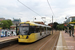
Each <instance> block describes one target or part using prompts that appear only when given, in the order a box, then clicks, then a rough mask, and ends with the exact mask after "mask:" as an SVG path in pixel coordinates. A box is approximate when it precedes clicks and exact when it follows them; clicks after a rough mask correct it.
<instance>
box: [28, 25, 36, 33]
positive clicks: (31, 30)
mask: <svg viewBox="0 0 75 50" xmlns="http://www.w3.org/2000/svg"><path fill="white" fill-rule="evenodd" d="M29 32H30V34H31V33H34V32H35V30H34V27H33V26H30V31H29Z"/></svg>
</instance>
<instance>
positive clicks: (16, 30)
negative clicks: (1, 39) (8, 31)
mask: <svg viewBox="0 0 75 50" xmlns="http://www.w3.org/2000/svg"><path fill="white" fill-rule="evenodd" d="M16 34H17V23H16Z"/></svg>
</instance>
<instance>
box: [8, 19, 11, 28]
mask: <svg viewBox="0 0 75 50" xmlns="http://www.w3.org/2000/svg"><path fill="white" fill-rule="evenodd" d="M7 22H8V26H9V27H8V28H9V29H10V26H11V25H12V21H11V20H7Z"/></svg>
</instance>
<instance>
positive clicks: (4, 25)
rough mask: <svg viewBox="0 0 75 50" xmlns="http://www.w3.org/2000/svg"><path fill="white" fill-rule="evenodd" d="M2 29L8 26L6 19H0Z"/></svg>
mask: <svg viewBox="0 0 75 50" xmlns="http://www.w3.org/2000/svg"><path fill="white" fill-rule="evenodd" d="M1 23H3V24H2V27H3V29H5V28H8V27H9V26H8V22H7V21H6V20H3V21H1Z"/></svg>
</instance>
